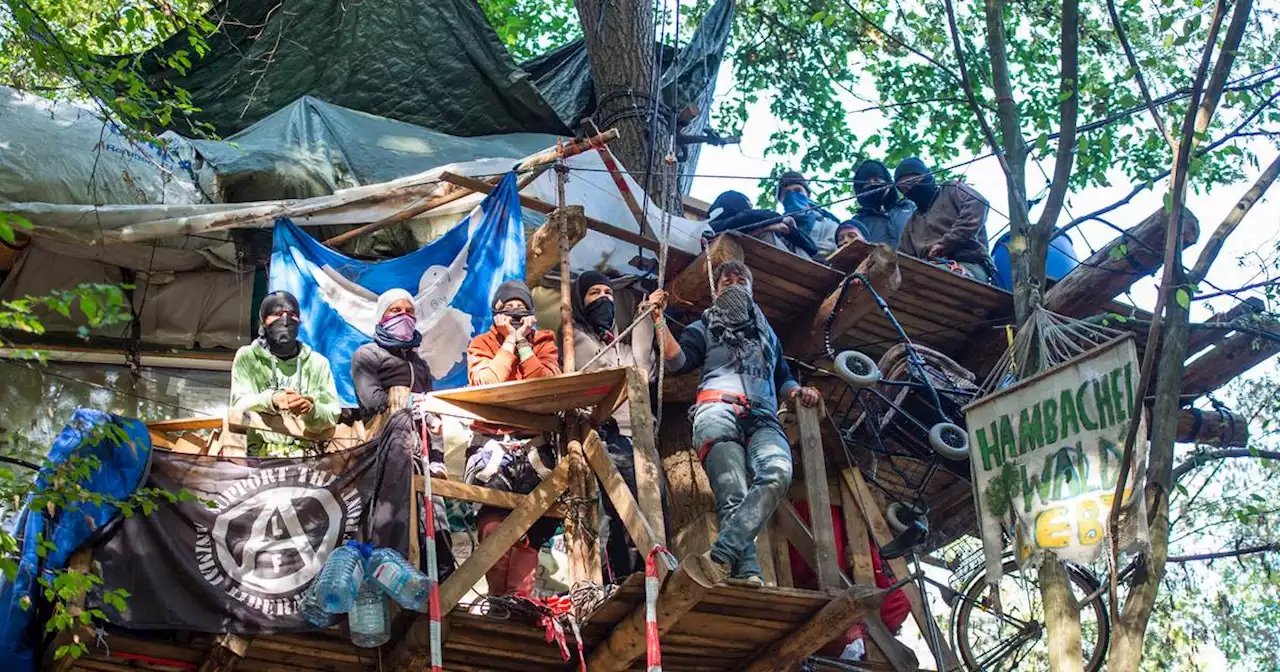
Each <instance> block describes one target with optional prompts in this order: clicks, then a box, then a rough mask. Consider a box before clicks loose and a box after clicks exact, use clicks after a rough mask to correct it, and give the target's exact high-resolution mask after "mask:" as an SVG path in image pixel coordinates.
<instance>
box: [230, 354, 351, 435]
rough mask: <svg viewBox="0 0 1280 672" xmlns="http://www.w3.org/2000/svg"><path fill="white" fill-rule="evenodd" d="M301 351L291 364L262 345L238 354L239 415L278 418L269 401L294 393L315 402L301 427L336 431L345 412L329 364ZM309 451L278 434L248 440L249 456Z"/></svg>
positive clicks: (234, 376)
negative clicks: (269, 414) (274, 397)
mask: <svg viewBox="0 0 1280 672" xmlns="http://www.w3.org/2000/svg"><path fill="white" fill-rule="evenodd" d="M298 346H299V351H298V355H297V356H296V357H293V358H291V359H280V358H279V357H276V356H275V355H273V354H271V352H270V351H269V350H267V348H266V346H264V345H262V342H261V341H260V340H259V341H254V342H253V343H251V344H249V345H246V346H244V347H242V348H240V349H239V350H237V351H236V357H235V360H234V361H233V362H232V364H231V407H232V408H234V409H236V410H240V411H253V412H257V413H273V414H279V413H281V412H282V411H281V410H280V409H277V408H276V406H275V402H273V401H272V400H271V397H273V396H275V395H276V394H277V393H279V392H283V391H285V390H290V389H291V390H293V391H295V392H297V393H298V394H301V395H302V396H304V397H311V398H312V399H313V400H314V401H315V407H314V408H312V409H311V412H310V413H308V414H306V415H303V416H301V420H302V424H303V425H304V426H305V427H306V428H307V429H308V430H311V431H323V430H325V429H329V428H330V427H333V426H334V424H336V423H337V421H338V414H339V413H340V412H341V410H342V407H341V404H340V403H339V402H338V390H337V388H336V387H335V386H334V384H333V372H332V371H331V370H330V369H329V360H328V359H326V358H325V356H324V355H322V354H320V353H318V352H316V351H314V350H312V349H311V348H310V347H309V346H307V345H306V344H304V343H299V344H298ZM305 445H306V442H304V441H301V440H299V439H295V438H293V437H291V436H285V435H283V434H276V433H274V432H259V431H256V430H250V431H249V434H248V450H249V454H250V455H264V456H277V457H287V456H294V455H300V454H302V453H303V449H304V447H305Z"/></svg>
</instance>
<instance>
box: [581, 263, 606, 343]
mask: <svg viewBox="0 0 1280 672" xmlns="http://www.w3.org/2000/svg"><path fill="white" fill-rule="evenodd" d="M608 284H609V278H608V277H607V276H606V275H605V274H604V273H601V272H599V271H585V272H584V273H583V274H582V275H579V276H578V279H577V280H575V281H574V283H573V297H572V299H573V317H574V319H575V320H577V321H578V322H581V323H582V324H584V325H586V326H588V327H590V328H591V330H592V331H594V332H595V333H596V335H597V336H599V337H600V338H602V339H604V340H606V341H608V340H609V334H610V333H611V332H612V330H613V318H614V308H615V304H614V302H613V297H604V296H602V297H600V298H598V299H596V300H595V301H592V302H591V303H586V299H587V291H588V290H590V289H591V288H592V287H594V286H596V285H608Z"/></svg>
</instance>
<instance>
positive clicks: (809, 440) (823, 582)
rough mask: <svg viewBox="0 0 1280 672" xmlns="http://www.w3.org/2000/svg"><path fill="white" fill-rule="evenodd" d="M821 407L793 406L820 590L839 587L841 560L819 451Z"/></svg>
mask: <svg viewBox="0 0 1280 672" xmlns="http://www.w3.org/2000/svg"><path fill="white" fill-rule="evenodd" d="M821 413H822V408H821V407H820V406H805V405H803V404H796V420H797V422H798V423H799V425H800V446H801V454H800V459H801V461H802V463H803V465H804V484H805V490H806V491H807V493H808V500H809V521H810V522H809V527H810V529H811V530H813V541H814V555H815V557H814V561H815V562H816V567H814V571H815V572H816V573H817V575H818V585H819V586H821V587H822V589H823V590H829V589H838V588H842V587H843V584H842V583H841V581H840V560H839V558H838V556H837V555H836V531H835V527H834V526H833V525H832V521H831V492H830V490H828V489H827V458H826V455H825V454H824V453H823V452H822V427H821V424H820V420H819V417H820V416H821Z"/></svg>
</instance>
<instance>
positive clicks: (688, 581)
mask: <svg viewBox="0 0 1280 672" xmlns="http://www.w3.org/2000/svg"><path fill="white" fill-rule="evenodd" d="M708 590H709V589H708V588H707V587H706V586H703V585H702V584H700V583H698V582H697V581H695V580H693V577H691V576H690V575H689V573H688V571H687V570H686V569H685V566H684V565H683V564H682V565H681V566H680V567H678V568H677V569H676V570H675V571H674V572H671V574H670V575H668V576H667V580H666V582H665V583H664V584H663V586H662V589H661V592H659V593H658V606H657V614H656V615H657V622H658V634H659V635H663V634H665V633H666V632H667V631H669V630H671V628H672V627H674V626H675V624H676V623H678V622H679V621H680V619H681V618H682V617H684V615H685V614H687V613H689V612H690V611H692V610H693V608H694V607H695V606H697V605H698V603H699V602H701V601H702V598H703V596H705V595H706V594H707V591H708ZM645 641H646V640H645V605H644V603H643V602H642V603H641V604H640V606H639V607H637V608H636V609H635V610H634V611H632V612H631V613H630V614H628V615H627V617H626V618H624V619H622V621H621V622H620V623H618V625H616V626H614V628H613V632H612V633H611V634H610V635H609V638H608V639H606V640H605V641H604V642H601V644H600V645H599V646H597V647H596V648H595V650H594V651H592V652H591V655H590V656H588V657H587V669H588V670H591V672H622V670H628V669H630V668H631V663H632V661H634V660H635V659H636V658H639V657H640V656H641V655H642V654H643V653H644V651H645ZM779 669H780V668H779Z"/></svg>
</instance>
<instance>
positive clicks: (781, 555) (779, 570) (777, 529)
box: [768, 512, 796, 588]
mask: <svg viewBox="0 0 1280 672" xmlns="http://www.w3.org/2000/svg"><path fill="white" fill-rule="evenodd" d="M781 515H782V514H780V513H778V512H774V514H773V518H771V519H769V525H768V528H769V543H770V544H772V546H773V571H774V572H775V574H776V575H777V584H776V585H777V586H778V587H779V588H795V586H796V580H795V577H794V576H793V575H792V574H791V544H790V543H788V542H787V535H786V534H785V533H784V532H783V531H782V524H781V523H780V522H778V519H779V518H780V517H781Z"/></svg>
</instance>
